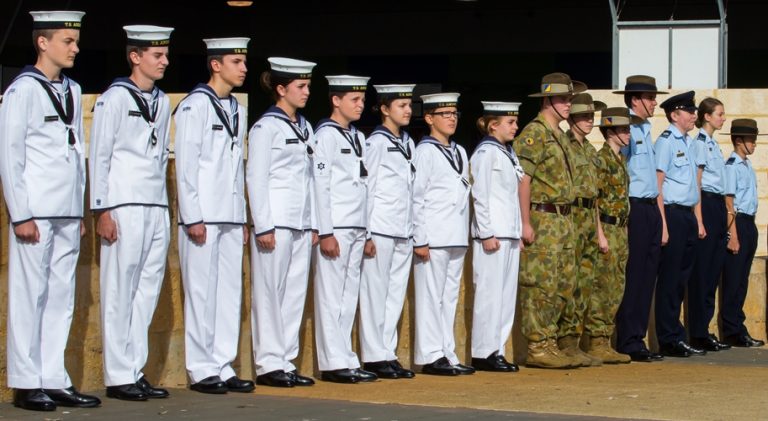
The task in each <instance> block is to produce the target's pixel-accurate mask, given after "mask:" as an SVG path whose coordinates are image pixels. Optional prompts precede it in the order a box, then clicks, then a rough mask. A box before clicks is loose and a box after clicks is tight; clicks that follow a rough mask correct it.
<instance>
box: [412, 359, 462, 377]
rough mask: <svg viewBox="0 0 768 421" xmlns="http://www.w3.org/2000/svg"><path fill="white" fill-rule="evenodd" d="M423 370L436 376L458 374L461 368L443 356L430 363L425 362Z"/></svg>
mask: <svg viewBox="0 0 768 421" xmlns="http://www.w3.org/2000/svg"><path fill="white" fill-rule="evenodd" d="M421 372H422V373H424V374H433V375H436V376H458V375H459V370H458V369H457V367H456V366H454V365H452V364H451V363H450V361H448V358H445V357H441V358H438V359H437V360H435V361H434V362H431V363H429V364H424V365H423V366H422V367H421Z"/></svg>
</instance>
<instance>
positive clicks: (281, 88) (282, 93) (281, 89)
mask: <svg viewBox="0 0 768 421" xmlns="http://www.w3.org/2000/svg"><path fill="white" fill-rule="evenodd" d="M275 92H277V95H278V96H279V97H280V98H282V97H284V96H285V94H287V93H288V88H286V87H285V85H277V86H275Z"/></svg>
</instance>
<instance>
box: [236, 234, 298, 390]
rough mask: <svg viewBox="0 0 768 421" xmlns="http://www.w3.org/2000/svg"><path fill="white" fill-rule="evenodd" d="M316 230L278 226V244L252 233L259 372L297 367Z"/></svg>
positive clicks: (255, 352)
mask: <svg viewBox="0 0 768 421" xmlns="http://www.w3.org/2000/svg"><path fill="white" fill-rule="evenodd" d="M311 250H312V232H311V231H309V230H307V231H298V230H289V229H283V228H277V229H275V248H274V249H273V250H262V249H260V248H259V247H257V246H256V237H254V236H253V235H251V329H252V334H251V336H252V338H253V360H254V364H255V365H256V375H259V376H260V375H262V374H266V373H270V372H272V371H275V370H283V371H286V372H288V371H293V370H295V369H296V366H295V365H293V363H292V362H291V360H293V359H294V358H296V357H297V356H298V355H299V328H300V326H301V319H302V317H303V315H304V303H305V301H306V298H307V284H308V282H309V262H310V258H311Z"/></svg>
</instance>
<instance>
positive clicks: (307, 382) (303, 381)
mask: <svg viewBox="0 0 768 421" xmlns="http://www.w3.org/2000/svg"><path fill="white" fill-rule="evenodd" d="M285 374H287V375H288V377H290V378H291V380H293V383H294V384H295V385H296V386H312V385H314V384H315V381H314V380H312V379H310V378H309V377H307V376H302V375H301V374H299V373H297V372H296V370H293V371H289V372H287V373H285Z"/></svg>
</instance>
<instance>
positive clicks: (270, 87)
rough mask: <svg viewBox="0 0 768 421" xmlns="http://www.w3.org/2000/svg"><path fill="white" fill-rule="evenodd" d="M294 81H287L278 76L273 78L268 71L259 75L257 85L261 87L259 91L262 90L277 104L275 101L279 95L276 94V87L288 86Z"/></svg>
mask: <svg viewBox="0 0 768 421" xmlns="http://www.w3.org/2000/svg"><path fill="white" fill-rule="evenodd" d="M294 80H296V79H288V78H284V77H280V76H275V75H273V74H272V73H271V72H269V71H265V72H262V73H261V76H259V85H261V89H263V90H264V92H266V93H268V94H270V95H272V100H273V101H275V102H277V100H279V99H280V95H278V93H277V87H278V86H288V84H290V83H291V82H293V81H294Z"/></svg>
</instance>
